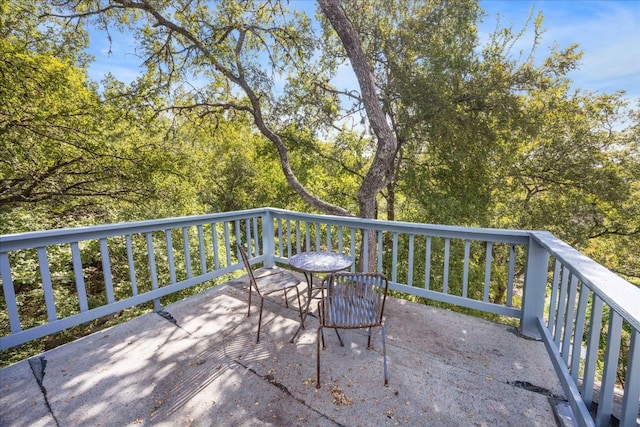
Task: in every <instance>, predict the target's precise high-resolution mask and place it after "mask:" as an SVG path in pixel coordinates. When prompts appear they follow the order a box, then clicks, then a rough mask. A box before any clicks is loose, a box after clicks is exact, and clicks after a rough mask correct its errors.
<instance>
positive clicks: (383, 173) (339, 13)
mask: <svg viewBox="0 0 640 427" xmlns="http://www.w3.org/2000/svg"><path fill="white" fill-rule="evenodd" d="M318 3H319V4H320V8H321V9H322V12H323V13H324V15H325V16H326V17H327V19H328V20H329V22H330V23H331V26H332V27H333V29H334V30H335V31H336V33H337V34H338V37H340V40H341V41H342V45H343V46H344V49H345V51H346V52H347V56H348V57H349V60H350V61H351V67H352V68H353V72H354V73H355V75H356V77H357V79H358V84H359V86H360V92H361V95H362V102H363V104H364V108H365V111H366V112H367V117H368V119H369V125H370V126H371V129H372V130H373V133H374V134H375V135H376V138H377V145H376V154H375V157H374V159H373V162H372V163H371V167H370V168H369V171H368V172H367V174H366V176H365V177H364V179H363V180H362V184H361V185H360V189H359V190H358V196H357V197H358V205H359V209H360V216H361V217H362V218H369V219H375V218H376V212H377V204H376V197H377V195H378V193H379V192H380V190H382V189H383V188H384V186H385V185H386V184H387V182H388V180H389V179H390V178H391V177H392V176H393V161H394V159H395V156H396V152H397V149H398V142H397V140H396V138H395V135H394V134H393V131H392V129H391V126H390V125H389V123H388V122H387V118H386V115H385V114H384V111H383V110H382V104H381V103H380V100H379V99H378V94H377V91H376V85H375V77H374V74H373V67H372V66H371V64H369V62H368V61H367V58H366V56H365V54H364V51H363V49H362V43H361V41H360V39H359V38H358V34H357V33H356V30H355V28H354V27H353V25H352V24H351V21H349V18H347V15H346V14H345V11H344V9H343V8H342V4H341V2H340V0H318ZM366 234H367V238H366V239H365V238H364V236H363V239H362V240H363V242H362V244H363V245H365V244H366V245H368V249H369V251H368V253H369V257H368V258H369V259H368V270H370V271H373V270H375V268H376V255H377V251H376V233H374V232H370V233H366ZM361 249H362V248H361ZM361 253H364V251H362V250H361ZM363 261H364V260H362V259H361V260H360V267H359V268H360V270H364V265H363Z"/></svg>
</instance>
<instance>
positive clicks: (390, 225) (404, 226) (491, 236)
mask: <svg viewBox="0 0 640 427" xmlns="http://www.w3.org/2000/svg"><path fill="white" fill-rule="evenodd" d="M268 210H269V211H270V212H271V213H272V214H275V215H277V216H279V217H281V218H285V219H291V220H300V219H304V220H310V221H314V220H315V221H320V222H324V223H329V224H334V225H342V226H351V227H357V228H375V229H379V230H380V229H381V230H385V231H392V232H394V231H395V232H403V233H416V234H428V235H431V236H437V237H452V238H460V239H470V240H483V241H494V242H495V241H500V242H507V243H515V244H526V243H528V240H529V231H526V230H507V229H499V228H474V227H464V226H455V225H438V224H422V223H416V222H402V221H385V220H379V219H364V218H359V217H347V216H336V215H320V214H310V213H300V212H295V211H288V210H284V209H275V208H268Z"/></svg>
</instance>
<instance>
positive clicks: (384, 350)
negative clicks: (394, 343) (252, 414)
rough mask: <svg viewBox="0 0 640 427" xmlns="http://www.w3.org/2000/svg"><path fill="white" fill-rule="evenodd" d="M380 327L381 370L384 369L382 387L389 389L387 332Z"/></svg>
mask: <svg viewBox="0 0 640 427" xmlns="http://www.w3.org/2000/svg"><path fill="white" fill-rule="evenodd" d="M381 326H382V360H383V364H384V365H383V369H384V386H385V387H389V375H388V374H387V332H386V329H385V327H384V324H382V325H381Z"/></svg>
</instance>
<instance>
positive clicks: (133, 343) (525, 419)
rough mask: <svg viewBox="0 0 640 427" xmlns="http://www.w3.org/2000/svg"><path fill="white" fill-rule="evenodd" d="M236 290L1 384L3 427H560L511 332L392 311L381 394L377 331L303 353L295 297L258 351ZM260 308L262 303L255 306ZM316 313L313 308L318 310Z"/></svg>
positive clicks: (550, 399)
mask: <svg viewBox="0 0 640 427" xmlns="http://www.w3.org/2000/svg"><path fill="white" fill-rule="evenodd" d="M242 280H243V279H240V280H238V281H234V282H230V283H228V284H226V285H221V286H218V287H215V288H212V289H210V290H208V291H206V292H203V293H201V294H199V295H196V296H194V297H191V298H188V299H186V300H183V301H180V302H178V303H175V304H172V305H169V306H167V307H165V308H164V312H163V313H161V314H162V315H160V314H158V313H149V314H145V315H143V316H140V317H138V318H136V319H134V320H131V321H129V322H126V323H124V324H120V325H118V326H115V327H112V328H110V329H106V330H104V331H101V332H98V333H96V334H93V335H91V336H88V337H85V338H83V339H80V340H77V341H74V342H72V343H69V344H67V345H64V346H61V347H58V348H56V349H53V350H50V351H48V352H46V353H43V354H42V355H40V356H38V357H34V358H32V359H30V360H25V361H22V362H20V363H17V364H15V365H12V366H9V367H7V368H4V369H2V370H0V425H1V426H143V425H157V426H297V425H300V426H396V425H403V426H556V425H560V424H561V421H563V420H562V418H561V417H560V418H559V417H557V416H556V414H555V409H556V407H557V405H559V406H560V407H561V408H562V407H564V403H563V402H564V393H563V391H562V389H561V387H560V384H559V381H558V379H557V377H556V375H555V372H554V370H553V368H552V366H551V362H550V361H549V358H548V356H547V353H546V350H545V349H544V345H543V344H542V343H541V342H537V341H533V340H528V339H525V338H522V337H520V336H519V335H518V334H517V332H516V331H515V330H514V328H513V327H510V326H505V325H500V324H496V323H492V322H488V321H485V320H480V319H477V318H474V317H470V316H466V315H462V314H457V313H453V312H450V311H445V310H441V309H436V308H433V307H428V306H424V305H419V304H415V303H411V302H407V301H404V300H399V299H395V298H390V299H388V300H387V306H386V309H385V314H386V316H385V317H386V325H387V356H388V363H389V378H390V380H389V387H384V386H383V374H382V353H381V341H380V334H379V328H378V330H377V331H375V336H374V339H373V340H372V343H373V346H374V349H373V350H368V349H367V348H366V345H367V340H366V335H365V334H364V333H363V332H359V331H345V332H344V333H341V335H342V337H343V339H344V341H345V347H340V346H339V345H338V340H337V338H336V336H335V334H334V333H333V332H332V331H327V332H326V334H325V337H326V343H327V349H326V350H324V351H322V354H321V357H322V373H321V380H322V387H321V388H320V389H316V388H315V376H316V343H315V340H316V330H317V324H318V323H317V319H316V318H314V317H311V316H309V317H307V323H306V324H307V328H306V330H304V331H302V333H301V334H300V336H299V338H298V340H297V342H296V343H295V344H290V343H289V339H290V338H291V336H292V334H293V333H294V332H295V330H296V328H297V326H298V323H299V320H298V317H297V314H298V312H297V308H296V304H297V301H294V300H295V295H292V294H290V295H289V297H290V301H291V304H289V308H285V306H284V300H283V298H278V296H276V297H275V298H271V299H268V300H267V301H266V302H265V313H264V318H263V327H262V334H261V341H260V343H259V344H256V342H255V339H256V331H257V322H258V309H257V307H256V308H254V309H253V310H252V316H251V317H249V318H247V317H246V309H247V305H246V304H247V284H246V282H242ZM254 301H256V303H257V300H256V299H254ZM315 306H316V304H315V302H314V303H312V308H313V309H314V310H315V308H316V307H315Z"/></svg>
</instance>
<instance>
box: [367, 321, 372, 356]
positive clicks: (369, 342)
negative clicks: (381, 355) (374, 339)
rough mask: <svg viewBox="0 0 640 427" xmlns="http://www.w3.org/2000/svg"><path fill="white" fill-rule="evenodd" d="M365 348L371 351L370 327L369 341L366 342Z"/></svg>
mask: <svg viewBox="0 0 640 427" xmlns="http://www.w3.org/2000/svg"><path fill="white" fill-rule="evenodd" d="M367 348H368V349H369V350H371V326H369V340H368V341H367Z"/></svg>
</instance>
